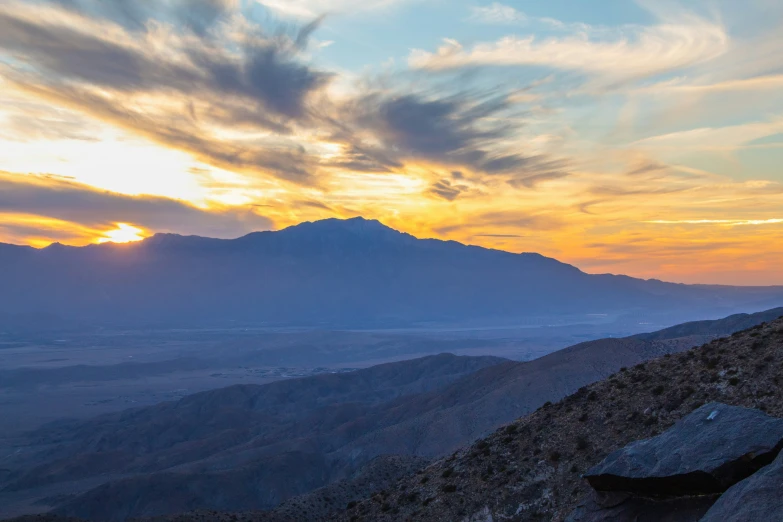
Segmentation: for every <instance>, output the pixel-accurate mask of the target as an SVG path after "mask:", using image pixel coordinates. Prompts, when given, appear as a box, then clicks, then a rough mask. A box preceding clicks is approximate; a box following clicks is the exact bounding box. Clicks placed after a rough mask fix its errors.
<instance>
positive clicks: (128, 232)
mask: <svg viewBox="0 0 783 522" xmlns="http://www.w3.org/2000/svg"><path fill="white" fill-rule="evenodd" d="M115 225H116V226H117V228H115V229H112V230H108V231H106V232H104V233H103V237H101V238H98V241H97V242H98V243H131V242H133V241H141V240H142V239H144V235H143V234H144V230H142V229H140V228H138V227H134V226H133V225H129V224H128V223H115Z"/></svg>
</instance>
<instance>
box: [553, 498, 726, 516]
mask: <svg viewBox="0 0 783 522" xmlns="http://www.w3.org/2000/svg"><path fill="white" fill-rule="evenodd" d="M716 498H717V495H700V496H693V497H676V498H663V499H655V498H646V497H637V496H633V495H631V494H630V493H619V492H610V493H602V492H599V491H593V492H592V493H590V494H589V495H588V496H587V497H586V498H585V499H584V500H582V502H580V504H579V506H577V508H576V509H575V510H574V511H573V512H571V514H570V515H569V516H568V518H566V520H565V522H698V521H699V520H700V519H701V517H702V516H703V515H704V513H706V512H707V510H708V509H709V508H710V506H712V504H713V503H714V502H715V499H716Z"/></svg>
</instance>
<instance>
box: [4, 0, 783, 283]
mask: <svg viewBox="0 0 783 522" xmlns="http://www.w3.org/2000/svg"><path fill="white" fill-rule="evenodd" d="M781 34H783V2H780V1H779V0H748V1H745V2H737V1H736V0H688V1H685V0H682V1H679V2H678V1H674V0H636V1H634V0H601V1H600V2H598V1H587V0H548V1H546V2H542V1H540V0H516V1H513V0H505V1H504V2H490V1H481V0H138V1H136V2H125V1H121V0H103V1H99V0H26V1H19V0H4V1H3V2H2V3H0V242H6V243H15V244H28V245H32V246H35V247H43V246H46V245H48V244H50V243H51V242H55V241H58V242H61V243H65V244H72V245H84V244H89V243H100V242H106V241H126V240H132V239H140V238H142V237H146V236H149V235H152V234H154V233H157V232H173V233H180V234H196V235H203V236H211V237H223V238H232V237H238V236H241V235H244V234H246V233H249V232H251V231H257V230H277V229H281V228H284V227H287V226H290V225H294V224H297V223H300V222H302V221H312V220H317V219H323V218H329V217H338V218H349V217H354V216H359V215H361V216H364V217H366V218H372V219H379V220H381V221H382V222H383V223H385V224H387V225H389V226H391V227H394V228H396V229H398V230H402V231H405V232H409V233H411V234H414V235H416V236H418V237H437V238H441V239H449V240H457V241H461V242H464V243H470V244H477V245H481V246H485V247H490V248H498V249H502V250H508V251H512V252H538V253H541V254H543V255H546V256H550V257H555V258H557V259H559V260H561V261H564V262H568V263H572V264H574V265H576V266H578V267H580V268H581V269H583V270H585V271H587V272H591V273H606V272H610V273H622V274H628V275H631V276H636V277H644V278H659V279H664V280H668V281H678V282H687V283H720V284H747V285H767V284H783V168H781V166H782V165H783V58H781V57H782V56H783V38H781V36H780V35H781Z"/></svg>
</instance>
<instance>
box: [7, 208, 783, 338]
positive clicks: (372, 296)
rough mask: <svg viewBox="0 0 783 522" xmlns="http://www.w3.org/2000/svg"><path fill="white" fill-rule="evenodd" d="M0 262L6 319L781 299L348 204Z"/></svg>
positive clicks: (483, 316) (412, 314)
mask: <svg viewBox="0 0 783 522" xmlns="http://www.w3.org/2000/svg"><path fill="white" fill-rule="evenodd" d="M0 267H2V270H1V271H0V288H3V289H4V291H5V292H6V293H8V294H9V295H14V296H16V298H15V299H14V300H13V302H10V301H5V302H3V303H0V327H2V328H4V329H6V330H9V331H12V330H15V329H21V330H26V329H29V324H30V321H31V320H34V318H39V319H40V321H38V323H40V325H41V327H47V328H56V327H57V325H64V324H65V325H67V324H69V323H70V324H79V325H81V327H86V325H110V326H111V325H114V326H122V327H126V326H162V327H165V326H198V327H204V326H207V325H216V326H237V325H305V326H324V325H331V326H335V325H336V326H341V327H342V326H351V327H375V326H388V325H412V324H420V323H433V322H434V323H438V324H444V323H445V324H457V323H460V324H494V325H497V324H501V325H505V324H528V323H530V322H531V321H532V322H533V324H537V323H540V322H543V323H544V324H547V323H549V322H553V321H554V322H557V321H560V320H567V321H570V322H575V321H576V322H580V321H581V322H584V321H588V320H590V317H593V318H594V317H595V314H605V315H606V316H607V317H608V318H609V319H612V320H617V319H621V320H622V318H623V317H626V316H630V317H645V318H647V319H650V318H655V320H656V321H657V322H658V323H659V324H674V323H677V322H679V321H682V320H683V319H695V318H710V317H719V316H722V315H726V314H729V313H733V312H735V311H737V310H763V309H766V308H769V307H771V306H776V305H780V304H781V302H783V288H781V287H768V288H767V287H760V288H744V287H722V286H703V285H701V286H699V285H693V286H689V285H681V284H670V283H663V282H660V281H655V280H649V281H644V280H640V279H633V278H630V277H625V276H613V275H589V274H586V273H584V272H582V271H580V270H578V269H577V268H575V267H573V266H571V265H567V264H564V263H561V262H559V261H557V260H554V259H550V258H546V257H543V256H541V255H538V254H532V253H525V254H512V253H508V252H502V251H498V250H490V249H485V248H480V247H475V246H466V245H462V244H460V243H456V242H453V241H439V240H434V239H417V238H415V237H413V236H411V235H408V234H403V233H400V232H397V231H395V230H393V229H391V228H389V227H386V226H384V225H382V224H381V223H379V222H377V221H368V220H364V219H362V218H355V219H349V220H344V221H341V220H336V219H329V220H324V221H318V222H314V223H303V224H301V225H297V226H294V227H290V228H287V229H284V230H281V231H278V232H259V233H254V234H250V235H247V236H244V237H241V238H238V239H235V240H219V239H211V238H203V237H193V236H189V237H184V236H177V235H171V234H159V235H156V236H154V237H151V238H149V239H147V240H144V241H141V242H138V243H133V244H124V245H118V244H108V243H107V244H103V245H90V246H87V247H82V248H75V247H67V246H63V245H60V244H53V245H51V246H49V247H47V248H44V249H40V250H37V249H33V248H29V247H14V246H11V245H5V246H4V248H0ZM695 311H696V312H695ZM634 320H636V319H634ZM17 323H18V324H17Z"/></svg>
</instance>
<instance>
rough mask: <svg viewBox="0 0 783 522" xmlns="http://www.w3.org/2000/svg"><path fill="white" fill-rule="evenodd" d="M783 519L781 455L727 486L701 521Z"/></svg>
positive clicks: (740, 521) (782, 459)
mask: <svg viewBox="0 0 783 522" xmlns="http://www.w3.org/2000/svg"><path fill="white" fill-rule="evenodd" d="M748 520H759V521H761V520H783V455H779V456H778V458H777V459H775V461H774V462H773V463H772V464H770V465H769V466H767V467H765V468H762V469H761V470H759V471H757V472H756V473H755V474H753V475H751V476H750V477H748V478H746V479H745V480H743V481H742V482H739V483H737V484H735V485H734V486H732V487H731V488H729V489H728V490H727V491H726V492H725V493H724V494H723V495H721V497H720V499H718V501H717V502H716V503H715V505H714V506H712V509H710V510H709V511H708V512H707V514H706V515H704V518H703V519H702V522H746V521H748Z"/></svg>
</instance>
